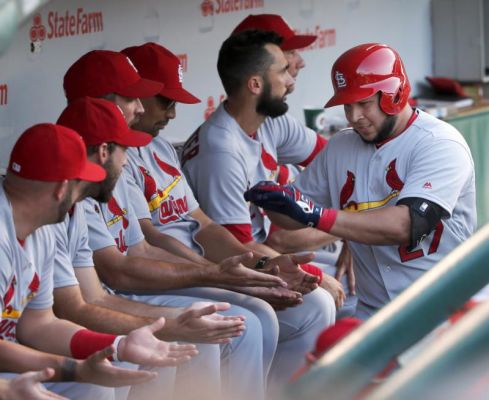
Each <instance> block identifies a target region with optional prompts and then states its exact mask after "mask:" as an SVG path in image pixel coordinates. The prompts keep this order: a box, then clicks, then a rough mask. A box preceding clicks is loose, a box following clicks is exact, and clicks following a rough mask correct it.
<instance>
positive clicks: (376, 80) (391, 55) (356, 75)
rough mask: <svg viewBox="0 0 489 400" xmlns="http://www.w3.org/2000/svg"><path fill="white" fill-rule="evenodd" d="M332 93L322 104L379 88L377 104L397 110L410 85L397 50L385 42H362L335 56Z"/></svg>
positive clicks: (366, 94) (388, 111)
mask: <svg viewBox="0 0 489 400" xmlns="http://www.w3.org/2000/svg"><path fill="white" fill-rule="evenodd" d="M331 80H332V82H333V87H334V95H333V97H331V99H329V101H328V102H327V103H326V105H325V107H332V106H337V105H340V104H350V103H355V102H357V101H360V100H363V99H366V98H367V97H370V96H373V95H374V94H375V93H377V92H380V108H381V109H382V111H384V112H385V113H386V114H390V115H394V114H398V113H399V112H400V111H401V110H402V109H403V107H404V106H405V105H406V103H407V101H408V97H409V92H410V90H411V86H410V85H409V80H408V77H407V75H406V70H405V69H404V65H403V63H402V60H401V57H399V54H398V53H397V52H396V51H395V50H394V49H392V48H390V47H389V46H387V45H385V44H379V43H366V44H361V45H359V46H356V47H353V48H352V49H350V50H348V51H346V52H345V53H343V54H342V55H341V56H339V57H338V59H337V60H336V62H335V63H334V64H333V68H332V69H331Z"/></svg>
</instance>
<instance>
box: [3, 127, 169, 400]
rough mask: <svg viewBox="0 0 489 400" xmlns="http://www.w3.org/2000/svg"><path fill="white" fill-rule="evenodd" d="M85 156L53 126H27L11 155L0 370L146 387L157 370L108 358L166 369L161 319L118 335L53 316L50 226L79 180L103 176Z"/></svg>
mask: <svg viewBox="0 0 489 400" xmlns="http://www.w3.org/2000/svg"><path fill="white" fill-rule="evenodd" d="M85 152H86V149H85V145H84V144H83V141H82V140H81V138H80V137H79V135H78V134H77V133H76V132H74V131H72V130H70V129H67V128H64V127H62V126H59V125H53V124H38V125H34V126H33V127H31V128H29V129H28V130H27V131H25V132H24V133H23V134H22V135H21V136H20V138H19V139H18V141H17V143H16V144H15V146H14V148H13V150H12V154H11V157H10V162H9V166H8V171H7V175H6V178H5V180H3V181H2V185H1V186H0V219H1V221H2V226H3V227H4V228H3V229H2V231H1V232H0V259H1V269H0V306H1V309H2V318H1V320H0V339H1V340H0V365H2V370H3V371H11V372H15V373H20V372H24V371H28V370H38V369H41V368H45V367H49V368H52V369H53V370H54V376H53V380H55V381H72V382H75V381H77V382H91V383H95V384H101V385H105V386H123V385H128V384H129V385H130V384H133V383H138V382H144V381H147V380H149V379H152V378H154V376H155V375H154V373H152V372H149V371H130V370H125V369H121V368H116V367H114V366H112V365H111V364H110V363H108V362H107V361H106V360H105V358H106V357H109V356H111V357H112V358H113V359H114V360H131V361H134V360H136V359H138V360H140V361H141V362H143V363H147V364H148V365H154V366H157V365H163V363H165V362H166V361H167V360H166V359H167V357H168V356H170V357H171V354H170V355H169V354H168V351H167V347H166V346H167V345H166V344H163V345H164V346H163V347H164V348H162V346H161V345H160V343H159V341H158V340H156V339H155V338H154V337H153V335H152V332H153V331H155V330H158V329H160V328H161V326H162V324H163V323H164V320H159V321H157V322H156V323H154V324H152V325H150V326H147V327H144V328H143V329H141V330H138V331H134V332H131V333H130V334H129V335H128V336H115V335H108V334H103V333H98V332H95V331H90V330H87V329H84V328H82V327H81V326H79V325H75V324H73V323H71V322H68V321H66V320H61V319H57V318H55V316H54V314H53V312H52V308H51V306H52V289H53V280H52V273H53V264H54V257H55V253H56V248H55V238H54V233H53V231H52V227H51V226H49V225H48V224H53V223H57V222H59V221H61V220H62V219H63V218H64V216H65V214H66V212H67V211H68V209H69V208H71V206H72V205H73V203H74V201H76V199H77V198H78V197H79V196H80V195H81V191H82V188H83V185H84V184H85V182H84V181H100V180H102V179H104V177H105V171H104V170H103V168H101V167H99V166H98V165H96V164H94V163H91V162H89V161H87V157H86V154H85ZM150 337H152V338H153V340H151V339H150ZM143 343H144V344H143ZM2 375H4V374H2ZM4 376H5V375H4ZM49 388H50V389H51V390H52V391H54V392H56V393H60V394H63V395H66V396H67V397H70V398H77V399H78V398H79V399H81V398H84V399H87V398H100V399H102V398H103V399H106V398H107V399H110V398H112V397H113V390H109V389H106V388H102V387H98V386H95V385H86V384H84V385H81V384H77V383H60V384H49Z"/></svg>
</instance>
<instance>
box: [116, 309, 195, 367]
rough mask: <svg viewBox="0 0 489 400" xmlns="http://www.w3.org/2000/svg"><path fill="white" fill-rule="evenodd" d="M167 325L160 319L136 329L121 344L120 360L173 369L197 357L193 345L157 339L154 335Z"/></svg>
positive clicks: (119, 349)
mask: <svg viewBox="0 0 489 400" xmlns="http://www.w3.org/2000/svg"><path fill="white" fill-rule="evenodd" d="M164 325H165V318H159V319H158V320H156V321H155V322H153V323H152V324H150V325H146V326H143V327H142V328H139V329H135V330H133V331H132V332H130V333H129V334H128V335H127V336H126V337H125V338H123V339H122V340H121V341H120V342H119V347H118V349H117V355H118V358H119V359H120V360H122V361H129V362H131V363H133V364H139V365H144V366H149V367H170V366H171V367H173V366H176V365H180V364H182V363H184V362H187V361H189V360H190V359H191V358H192V357H193V356H195V355H197V353H198V352H197V350H196V348H195V345H193V344H175V343H168V342H165V341H162V340H159V339H157V338H156V337H155V336H154V333H155V332H157V331H159V330H160V329H161V328H163V326H164Z"/></svg>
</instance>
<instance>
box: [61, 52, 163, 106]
mask: <svg viewBox="0 0 489 400" xmlns="http://www.w3.org/2000/svg"><path fill="white" fill-rule="evenodd" d="M63 88H64V90H65V95H66V98H67V99H68V101H69V102H71V101H73V100H75V99H78V98H80V97H84V96H91V97H102V96H105V95H106V94H109V93H116V94H118V95H120V96H125V97H131V98H138V97H149V96H154V95H155V94H157V93H158V92H159V91H160V90H161V89H162V88H163V84H161V83H160V82H155V81H150V80H148V79H142V78H141V76H140V75H139V74H138V71H137V69H136V67H135V66H134V64H133V63H132V62H131V61H130V60H129V59H128V58H127V57H126V56H125V55H124V54H122V53H119V52H117V51H109V50H93V51H90V52H88V53H87V54H85V55H83V56H81V57H80V58H79V59H78V60H77V61H75V63H74V64H73V65H72V66H71V67H70V68H69V69H68V71H67V72H66V74H65V76H64V80H63Z"/></svg>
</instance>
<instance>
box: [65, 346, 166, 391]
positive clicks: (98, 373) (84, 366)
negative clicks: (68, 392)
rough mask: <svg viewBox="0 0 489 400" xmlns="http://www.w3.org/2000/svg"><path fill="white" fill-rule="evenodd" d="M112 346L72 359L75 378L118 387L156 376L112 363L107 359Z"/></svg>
mask: <svg viewBox="0 0 489 400" xmlns="http://www.w3.org/2000/svg"><path fill="white" fill-rule="evenodd" d="M114 350H115V349H114V346H109V347H106V348H105V349H103V350H100V351H97V352H96V353H93V354H92V355H91V356H90V357H88V358H87V359H86V360H76V361H75V360H73V362H74V363H76V367H75V380H76V381H77V382H80V383H93V384H95V385H101V386H108V387H120V386H130V385H135V384H138V383H144V382H148V381H150V380H153V379H154V378H156V376H157V373H156V372H151V371H143V370H141V371H134V370H130V369H125V368H120V367H116V366H114V365H112V363H111V362H110V361H109V360H108V359H107V358H108V357H111V356H112V355H113V354H114Z"/></svg>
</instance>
